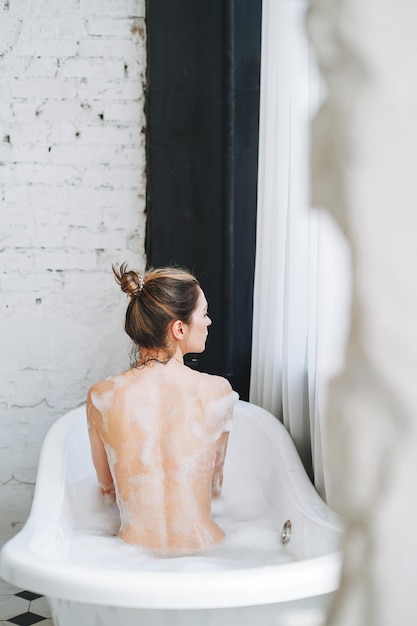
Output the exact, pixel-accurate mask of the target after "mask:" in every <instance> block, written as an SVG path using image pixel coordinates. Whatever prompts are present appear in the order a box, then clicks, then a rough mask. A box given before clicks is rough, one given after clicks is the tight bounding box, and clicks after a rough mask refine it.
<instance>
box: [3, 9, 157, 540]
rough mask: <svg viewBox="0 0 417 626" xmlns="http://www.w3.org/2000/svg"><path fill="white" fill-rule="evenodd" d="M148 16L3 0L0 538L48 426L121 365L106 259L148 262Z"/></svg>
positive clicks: (28, 489)
mask: <svg viewBox="0 0 417 626" xmlns="http://www.w3.org/2000/svg"><path fill="white" fill-rule="evenodd" d="M144 17H145V1H144V0H19V1H17V0H16V1H14V0H0V194H1V211H0V310H1V316H0V354H1V358H0V511H1V514H0V541H1V540H4V539H6V538H8V537H9V536H11V535H12V534H14V533H15V532H16V531H17V530H19V528H21V526H22V523H23V522H24V520H25V518H26V516H27V513H28V511H29V508H30V503H31V496H32V492H33V483H34V480H35V475H36V467H37V461H38V457H39V450H40V446H41V442H42V440H43V438H44V436H45V433H46V431H47V429H48V427H49V426H50V424H52V423H53V422H54V421H55V420H56V419H57V418H58V417H59V416H61V415H63V414H64V413H65V412H67V411H68V410H69V409H71V408H73V407H75V406H78V405H79V404H80V403H82V402H84V400H85V394H86V390H87V388H88V386H89V385H90V384H91V383H92V382H94V381H95V380H98V379H99V378H101V377H103V376H106V375H108V374H110V373H112V372H115V371H118V370H120V369H122V368H125V367H128V365H129V359H128V354H127V353H128V341H127V339H126V338H125V334H124V331H123V313H124V309H125V305H126V301H125V299H124V297H123V294H122V293H121V291H120V290H119V288H118V287H117V285H116V284H115V283H114V281H113V278H112V274H111V264H112V263H113V262H114V263H118V262H121V261H124V260H127V261H129V263H130V264H131V265H132V266H133V267H137V268H141V267H143V265H144V232H145V215H144V206H145V148H144V132H143V129H144V126H145V119H144V84H145V72H146V67H145V66H146V49H145V19H144ZM51 469H53V468H51Z"/></svg>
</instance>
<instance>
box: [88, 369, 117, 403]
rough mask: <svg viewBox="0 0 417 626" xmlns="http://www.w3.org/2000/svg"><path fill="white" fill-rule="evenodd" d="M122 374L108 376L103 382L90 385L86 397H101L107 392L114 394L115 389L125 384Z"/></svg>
mask: <svg viewBox="0 0 417 626" xmlns="http://www.w3.org/2000/svg"><path fill="white" fill-rule="evenodd" d="M124 374H125V373H124V372H123V373H122V374H117V375H115V376H108V377H107V378H105V379H104V380H100V381H98V382H95V383H93V384H92V385H91V387H90V388H89V390H88V392H87V397H88V398H92V397H94V396H101V395H103V394H106V393H109V392H112V393H114V392H116V391H117V389H119V388H120V387H123V386H124V385H125V384H126V382H127V381H126V380H125V376H124Z"/></svg>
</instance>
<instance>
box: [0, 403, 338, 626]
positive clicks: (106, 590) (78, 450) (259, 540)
mask: <svg viewBox="0 0 417 626" xmlns="http://www.w3.org/2000/svg"><path fill="white" fill-rule="evenodd" d="M224 475H225V476H224V488H223V497H222V500H221V502H219V503H216V505H215V507H214V509H213V514H214V516H215V518H216V519H218V523H219V524H220V525H221V526H222V527H223V528H224V529H225V530H226V533H227V538H226V540H225V542H224V544H221V545H220V546H217V547H216V548H213V549H211V550H208V551H207V552H205V553H204V555H197V556H187V557H175V558H165V559H164V558H161V557H155V556H152V555H149V554H147V553H146V552H145V551H143V550H141V549H139V548H137V547H134V546H130V545H127V544H125V543H124V542H122V540H121V539H119V538H117V537H115V536H113V533H114V530H116V528H117V518H116V516H115V512H114V510H111V508H106V507H107V505H106V504H105V503H104V501H103V499H102V498H101V496H100V494H99V492H98V486H97V481H96V477H95V473H94V468H93V465H92V462H91V457H90V449H89V443H88V435H87V429H86V419H85V407H84V406H82V407H79V408H78V409H75V410H74V411H71V412H70V413H68V414H67V415H65V416H64V417H62V418H61V419H59V420H58V421H57V422H56V424H55V425H54V426H53V427H52V428H51V429H50V431H49V433H48V434H47V437H46V438H45V442H44V444H43V447H42V453H41V458H40V462H39V470H38V476H37V481H36V489H35V496H34V500H33V505H32V510H31V513H30V516H29V518H28V520H27V522H26V524H25V526H24V528H23V529H22V530H21V532H20V533H19V534H18V535H16V536H15V537H14V538H13V539H12V540H11V541H9V542H8V543H7V544H6V545H5V546H4V548H3V550H2V552H1V557H0V574H1V576H2V577H3V578H4V579H5V580H7V581H8V582H10V583H12V584H14V585H16V586H18V587H20V588H23V589H28V590H31V591H34V592H37V593H40V594H44V595H45V596H47V597H48V599H49V602H50V605H51V610H52V614H53V617H54V620H55V623H56V624H57V625H59V626H74V624H80V625H81V626H82V625H84V624H88V626H94V625H97V626H98V625H100V626H118V625H119V624H123V626H133V625H135V626H138V625H139V626H140V625H143V626H163V625H164V626H165V625H166V626H168V625H169V626H171V625H172V626H212V625H213V626H214V625H215V626H226V625H227V626H233V625H236V626H249V625H250V626H253V625H254V624H255V623H257V624H261V625H262V626H269V625H270V626H280V625H281V624H282V625H284V624H287V623H288V624H290V623H291V624H296V623H298V622H297V621H294V620H295V616H296V615H298V614H299V611H300V610H303V611H304V612H305V611H307V610H309V611H310V617H311V619H310V621H309V622H308V623H309V625H310V624H313V623H316V624H318V623H320V620H321V618H322V614H321V613H320V610H321V609H320V607H321V606H323V604H324V603H325V602H326V601H327V599H328V598H329V597H330V596H329V594H331V593H332V592H334V591H335V590H336V589H337V587H338V583H339V574H340V566H341V556H340V552H339V544H340V539H341V536H342V532H343V526H342V523H341V520H340V518H339V517H338V516H337V515H336V514H335V513H334V512H333V511H332V510H330V509H329V508H328V507H327V506H326V505H325V504H324V502H323V501H322V500H321V499H320V498H319V496H318V495H317V493H316V491H315V490H314V488H313V486H312V485H311V483H310V481H309V479H308V477H307V475H306V473H305V471H304V469H303V466H302V464H301V462H300V460H299V457H298V455H297V452H296V450H295V447H294V445H293V443H292V440H291V438H290V437H289V435H288V433H287V431H286V430H285V428H284V427H283V426H282V425H281V423H280V422H278V421H277V420H276V419H275V418H274V417H273V416H272V415H270V414H269V413H268V412H266V411H264V410H263V409H260V408H259V407H256V406H254V405H252V404H249V403H246V402H242V401H239V402H238V404H237V405H236V409H235V417H234V429H233V431H232V433H231V437H230V441H229V448H228V454H227V459H226V464H225V470H224ZM288 520H290V521H291V537H290V540H289V541H288V542H287V543H282V539H281V532H282V529H283V526H284V524H285V522H287V521H288ZM288 535H289V533H287V537H286V539H288V538H289V537H288ZM288 620H290V621H288ZM291 620H292V621H291ZM314 620H316V621H315V622H314ZM300 623H301V622H300ZM302 623H306V622H305V621H304V622H302Z"/></svg>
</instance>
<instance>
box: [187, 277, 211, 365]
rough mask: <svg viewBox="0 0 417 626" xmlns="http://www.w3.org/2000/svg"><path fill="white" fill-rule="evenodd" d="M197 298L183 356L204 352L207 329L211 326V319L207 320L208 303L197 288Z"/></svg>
mask: <svg viewBox="0 0 417 626" xmlns="http://www.w3.org/2000/svg"><path fill="white" fill-rule="evenodd" d="M199 291H200V293H199V296H198V300H197V305H196V308H195V310H194V313H193V315H192V318H191V324H189V326H188V327H187V328H188V334H187V338H186V345H185V348H186V351H185V352H184V354H187V353H190V352H195V353H199V352H204V349H205V347H206V339H207V335H208V330H207V329H208V327H209V326H210V325H211V323H212V322H211V319H210V318H209V316H208V314H207V311H208V303H207V300H206V297H205V295H204V292H203V290H202V289H200V287H199Z"/></svg>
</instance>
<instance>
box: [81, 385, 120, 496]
mask: <svg viewBox="0 0 417 626" xmlns="http://www.w3.org/2000/svg"><path fill="white" fill-rule="evenodd" d="M100 418H101V413H100V412H99V411H98V410H97V409H96V407H95V406H94V404H93V403H92V402H91V398H90V394H89V397H88V399H87V422H88V435H89V437H90V446H91V456H92V458H93V464H94V467H95V470H96V474H97V479H98V482H99V484H100V489H101V493H102V494H107V493H109V494H112V495H114V494H115V489H114V483H113V477H112V475H111V472H110V467H109V463H108V461H107V454H106V450H105V448H104V445H103V442H102V440H101V437H100V435H99V433H98V430H97V426H96V423H97V419H100Z"/></svg>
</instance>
